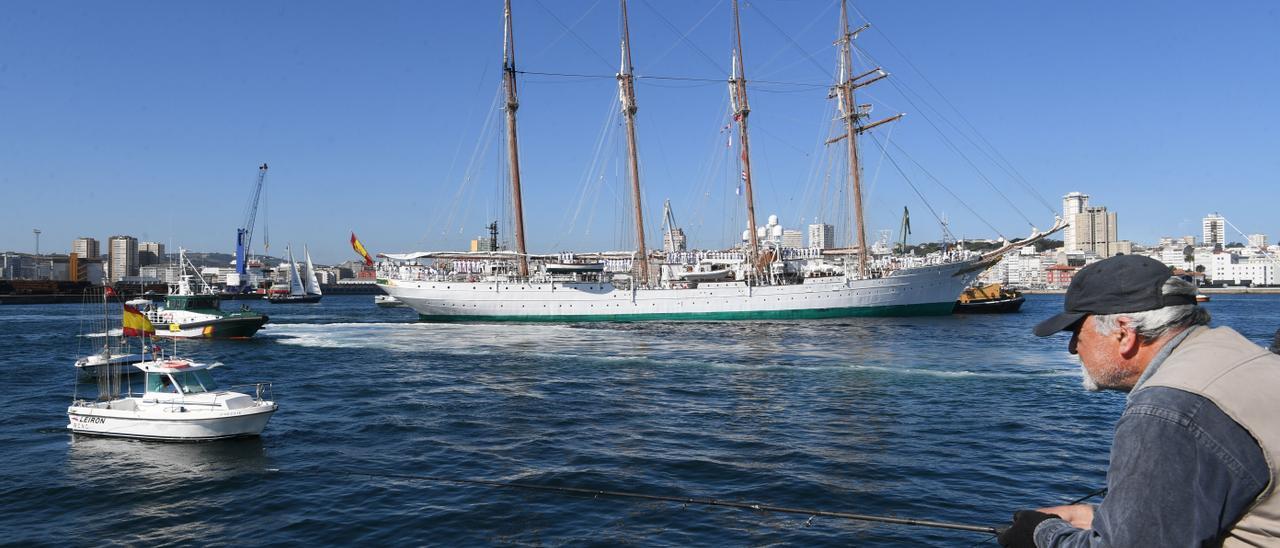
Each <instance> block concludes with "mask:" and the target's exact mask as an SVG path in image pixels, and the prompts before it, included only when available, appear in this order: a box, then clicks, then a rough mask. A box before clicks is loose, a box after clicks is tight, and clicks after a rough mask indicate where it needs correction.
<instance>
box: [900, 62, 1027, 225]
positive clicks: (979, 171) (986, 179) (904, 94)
mask: <svg viewBox="0 0 1280 548" xmlns="http://www.w3.org/2000/svg"><path fill="white" fill-rule="evenodd" d="M887 80H888V81H889V84H890V85H892V86H893V87H894V89H897V90H898V93H900V94H902V97H903V98H904V99H906V100H907V103H908V104H910V105H911V106H912V108H915V109H916V110H917V111H918V112H920V113H921V116H920V117H921V118H924V120H925V121H926V122H928V123H929V126H930V127H932V128H933V130H934V131H936V132H937V133H938V136H940V137H942V141H943V142H945V143H946V144H947V146H948V147H950V148H951V150H952V151H954V152H955V153H956V154H959V155H960V157H961V158H963V159H964V161H965V163H967V164H969V167H971V168H973V171H974V172H975V173H977V174H978V177H979V178H981V179H982V180H983V181H984V182H986V183H987V186H988V187H990V188H991V190H992V191H993V192H995V193H996V194H997V195H999V196H1000V197H1001V198H1003V199H1004V201H1005V203H1007V204H1009V207H1010V208H1011V209H1013V210H1014V211H1015V212H1017V213H1018V216H1019V217H1022V220H1024V221H1026V222H1027V225H1028V226H1031V227H1033V228H1034V227H1035V226H1036V225H1035V223H1033V222H1031V219H1030V218H1028V217H1027V215H1026V214H1025V213H1023V212H1022V210H1021V209H1018V206H1016V205H1014V203H1013V201H1012V200H1010V199H1009V197H1008V196H1006V195H1005V194H1004V193H1003V192H1001V191H1000V189H999V188H997V187H996V185H995V183H994V182H992V181H991V179H990V178H989V177H987V174H986V173H983V171H982V169H980V168H978V165H977V164H975V163H974V162H973V159H972V158H969V155H968V154H965V153H964V151H963V150H960V147H958V146H956V144H955V142H954V141H952V140H951V138H950V137H947V134H946V133H943V131H942V128H939V127H938V124H936V123H934V121H933V119H932V118H930V117H929V116H928V115H925V114H923V113H924V112H925V111H924V109H922V108H920V106H919V105H916V103H915V101H913V100H911V96H910V95H909V94H907V92H906V91H904V90H903V88H902V86H900V85H899V84H898V82H897V81H896V80H895V79H893V78H888V79H887Z"/></svg>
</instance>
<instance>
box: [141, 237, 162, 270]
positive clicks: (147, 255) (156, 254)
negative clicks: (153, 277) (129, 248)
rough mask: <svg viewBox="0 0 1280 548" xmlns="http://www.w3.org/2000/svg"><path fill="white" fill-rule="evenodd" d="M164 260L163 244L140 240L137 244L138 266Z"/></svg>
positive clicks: (158, 262)
mask: <svg viewBox="0 0 1280 548" xmlns="http://www.w3.org/2000/svg"><path fill="white" fill-rule="evenodd" d="M163 260H164V244H162V243H159V242H142V243H140V244H138V266H139V267H143V266H149V265H153V264H160V262H161V261H163Z"/></svg>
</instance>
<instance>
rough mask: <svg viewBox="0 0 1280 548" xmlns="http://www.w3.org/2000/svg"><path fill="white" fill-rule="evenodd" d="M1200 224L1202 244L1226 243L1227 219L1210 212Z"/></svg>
mask: <svg viewBox="0 0 1280 548" xmlns="http://www.w3.org/2000/svg"><path fill="white" fill-rule="evenodd" d="M1200 226H1201V227H1202V228H1203V233H1202V234H1203V237H1202V238H1201V241H1203V242H1204V245H1207V246H1213V245H1227V220H1226V219H1224V218H1223V217H1222V215H1218V214H1217V213H1216V212H1215V213H1211V214H1209V215H1208V216H1206V217H1205V218H1204V221H1203V222H1202V223H1201V225H1200Z"/></svg>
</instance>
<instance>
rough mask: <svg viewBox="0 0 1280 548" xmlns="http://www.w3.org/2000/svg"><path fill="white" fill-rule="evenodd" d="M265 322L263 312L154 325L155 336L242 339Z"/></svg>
mask: <svg viewBox="0 0 1280 548" xmlns="http://www.w3.org/2000/svg"><path fill="white" fill-rule="evenodd" d="M266 323H267V316H266V315H265V314H251V315H244V316H235V315H230V316H226V317H222V318H217V319H212V320H205V321H196V322H189V323H182V324H179V323H170V324H160V325H157V326H156V336H157V337H168V338H177V339H244V338H248V337H252V336H253V334H254V333H257V332H258V330H259V329H262V326H263V325H264V324H266Z"/></svg>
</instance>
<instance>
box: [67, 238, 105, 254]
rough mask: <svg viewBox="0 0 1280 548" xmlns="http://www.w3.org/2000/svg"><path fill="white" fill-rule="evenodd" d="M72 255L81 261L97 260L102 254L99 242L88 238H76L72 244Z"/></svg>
mask: <svg viewBox="0 0 1280 548" xmlns="http://www.w3.org/2000/svg"><path fill="white" fill-rule="evenodd" d="M71 253H72V254H73V255H76V256H78V257H80V258H81V259H97V258H98V256H99V255H101V254H102V252H101V250H100V249H99V247H98V240H97V239H96V238H90V237H88V236H85V237H81V238H76V239H75V240H74V241H72V242H71Z"/></svg>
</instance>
